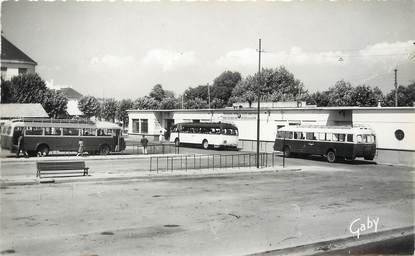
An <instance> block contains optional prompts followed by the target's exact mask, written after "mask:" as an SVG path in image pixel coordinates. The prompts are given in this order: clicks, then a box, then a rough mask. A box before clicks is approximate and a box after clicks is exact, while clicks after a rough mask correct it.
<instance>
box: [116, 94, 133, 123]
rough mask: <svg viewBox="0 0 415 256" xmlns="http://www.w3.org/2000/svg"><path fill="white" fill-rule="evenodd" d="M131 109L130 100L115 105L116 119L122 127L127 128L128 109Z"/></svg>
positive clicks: (131, 103)
mask: <svg viewBox="0 0 415 256" xmlns="http://www.w3.org/2000/svg"><path fill="white" fill-rule="evenodd" d="M132 108H133V102H132V101H131V100H130V99H123V100H121V101H119V102H118V104H117V114H116V117H117V119H118V120H120V121H121V122H122V124H123V127H126V126H128V113H127V110H128V109H132Z"/></svg>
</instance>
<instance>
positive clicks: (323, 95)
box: [305, 91, 330, 107]
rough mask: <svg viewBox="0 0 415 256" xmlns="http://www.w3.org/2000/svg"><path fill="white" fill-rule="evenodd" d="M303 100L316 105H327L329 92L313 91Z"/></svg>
mask: <svg viewBox="0 0 415 256" xmlns="http://www.w3.org/2000/svg"><path fill="white" fill-rule="evenodd" d="M305 100H306V102H307V104H312V105H317V106H318V107H327V106H328V105H329V102H330V98H329V94H328V92H327V91H323V92H319V91H318V92H314V93H312V94H311V95H309V97H308V98H306V99H305Z"/></svg>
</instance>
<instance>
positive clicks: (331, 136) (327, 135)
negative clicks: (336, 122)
mask: <svg viewBox="0 0 415 256" xmlns="http://www.w3.org/2000/svg"><path fill="white" fill-rule="evenodd" d="M332 138H333V134H332V133H326V141H331V140H332Z"/></svg>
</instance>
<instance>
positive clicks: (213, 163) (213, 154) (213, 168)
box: [212, 154, 215, 170]
mask: <svg viewBox="0 0 415 256" xmlns="http://www.w3.org/2000/svg"><path fill="white" fill-rule="evenodd" d="M212 157H213V165H212V166H213V167H212V169H213V170H215V154H213V156H212Z"/></svg>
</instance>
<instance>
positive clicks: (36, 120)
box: [11, 118, 95, 124]
mask: <svg viewBox="0 0 415 256" xmlns="http://www.w3.org/2000/svg"><path fill="white" fill-rule="evenodd" d="M11 121H12V122H33V123H54V124H95V122H93V121H91V120H89V119H55V118H18V119H13V120H11Z"/></svg>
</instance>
